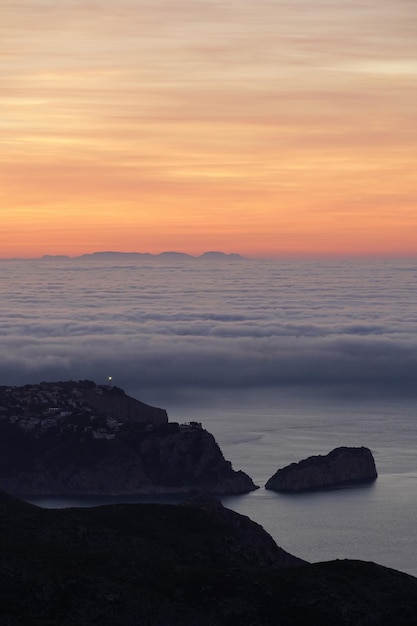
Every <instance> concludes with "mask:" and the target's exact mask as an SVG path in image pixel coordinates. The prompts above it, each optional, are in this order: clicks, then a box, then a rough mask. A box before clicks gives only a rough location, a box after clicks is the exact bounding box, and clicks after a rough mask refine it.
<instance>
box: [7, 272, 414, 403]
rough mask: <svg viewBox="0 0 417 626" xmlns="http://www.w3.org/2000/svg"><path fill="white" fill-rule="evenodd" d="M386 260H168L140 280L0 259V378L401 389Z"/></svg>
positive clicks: (399, 316)
mask: <svg viewBox="0 0 417 626" xmlns="http://www.w3.org/2000/svg"><path fill="white" fill-rule="evenodd" d="M394 265H395V263H394V262H392V265H391V266H390V265H388V264H385V265H384V263H382V262H381V263H380V264H378V263H377V262H376V261H374V262H370V264H369V266H366V265H364V266H361V267H360V274H358V273H357V272H358V269H359V267H358V265H357V264H355V263H354V262H352V264H350V265H349V264H348V263H347V262H346V263H345V264H343V262H340V264H339V266H337V267H332V266H331V264H330V265H327V266H326V265H325V264H323V265H322V264H320V263H317V264H316V265H315V266H314V267H312V266H311V264H308V263H305V264H304V265H303V264H299V263H298V264H297V263H294V264H293V265H291V264H290V263H289V264H286V265H285V266H282V264H280V263H279V262H262V261H260V262H255V261H253V262H250V263H244V264H237V265H235V266H233V267H231V266H230V265H228V264H227V263H225V264H224V265H221V266H218V265H217V266H216V268H214V267H212V266H211V265H210V264H209V263H208V264H200V265H199V266H197V265H193V266H192V267H191V268H190V265H189V264H187V265H186V266H185V265H181V263H180V264H176V265H175V266H172V265H170V264H169V263H166V264H162V265H161V264H154V265H153V266H152V265H150V266H149V265H148V266H147V269H146V271H145V272H144V271H143V264H142V265H141V263H138V264H137V265H136V266H135V268H134V270H133V271H132V268H131V267H130V268H129V269H126V268H124V267H122V266H112V265H111V264H109V263H103V264H94V263H90V264H87V265H85V264H84V265H82V262H81V261H78V260H73V261H68V262H67V263H65V264H64V265H63V264H62V263H61V264H60V263H59V262H49V263H42V262H41V261H38V262H36V261H27V262H25V263H21V262H12V261H9V262H3V264H2V267H3V270H4V272H3V276H5V277H6V278H5V279H4V286H5V297H4V299H3V300H2V306H1V310H0V333H1V335H2V346H3V349H2V352H1V354H0V380H1V381H2V384H16V385H20V384H25V383H27V382H39V381H41V380H60V379H68V378H72V379H83V378H90V379H94V380H96V381H97V382H105V381H106V380H107V376H108V375H112V376H113V377H114V380H115V381H116V384H117V385H119V386H121V387H123V388H125V389H126V390H128V391H131V390H142V391H143V392H145V393H147V392H149V391H150V390H152V393H155V390H158V389H159V390H161V394H162V393H165V391H166V390H168V389H170V390H174V389H187V388H188V389H198V388H199V389H207V390H212V391H213V392H215V391H216V390H218V389H225V388H234V389H236V388H242V389H243V388H245V389H248V388H249V389H250V388H253V389H257V388H260V387H268V386H269V387H277V386H292V387H296V386H305V385H309V386H315V387H320V386H322V387H323V386H324V387H332V386H339V387H343V386H346V387H347V386H351V385H355V386H358V387H362V388H365V387H369V388H371V387H372V388H374V389H376V390H382V389H384V390H385V391H387V390H391V391H392V392H393V393H394V392H400V391H401V390H403V389H405V388H407V389H413V388H415V380H416V379H417V336H416V333H415V328H416V322H417V319H416V318H417V313H416V311H417V307H416V306H415V305H416V302H415V296H414V295H413V294H414V291H409V290H407V289H405V287H406V286H407V284H408V282H409V281H412V279H413V276H414V273H413V271H412V270H413V267H411V265H412V262H408V263H407V262H405V261H404V262H403V265H401V264H400V266H399V267H397V270H395V268H394ZM402 267H403V271H402V273H401V274H399V273H398V272H399V271H400V270H401V268H402ZM83 268H84V269H83ZM219 268H220V269H219ZM277 270H279V271H277ZM410 270H411V271H410ZM381 272H382V274H381ZM381 276H383V279H382V280H380V282H379V283H378V281H377V280H376V279H377V277H380V278H381ZM399 276H400V277H401V280H398V277H399Z"/></svg>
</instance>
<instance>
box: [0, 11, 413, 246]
mask: <svg viewBox="0 0 417 626" xmlns="http://www.w3.org/2000/svg"><path fill="white" fill-rule="evenodd" d="M416 18H417V5H416V3H415V0H395V2H394V0H345V1H344V2H340V1H339V0H317V1H316V2H312V1H311V0H291V1H290V0H258V2H256V3H255V2H249V0H240V1H239V2H237V1H233V0H228V1H226V0H221V1H220V0H152V2H151V1H150V0H149V1H145V0H20V1H19V2H9V1H8V0H0V71H1V90H0V110H1V116H0V148H1V149H0V206H1V215H2V228H1V235H0V257H4V258H8V257H38V256H42V255H44V254H66V255H69V256H76V255H79V254H82V253H86V252H93V251H96V250H120V251H140V252H151V253H158V252H161V251H164V250H179V251H183V252H187V253H189V254H195V255H197V254H201V253H202V252H204V251H206V250H222V251H224V252H236V253H240V254H244V255H247V256H255V257H256V256H266V257H268V256H270V257H274V256H280V255H289V256H297V255H313V256H316V255H388V256H389V255H391V256H396V255H416V254H417V236H416V234H417V210H416V196H417V179H416V175H415V172H416V156H417V154H416V153H417V148H416V146H417V141H416V140H417V123H416V110H417V49H416V41H417V19H416Z"/></svg>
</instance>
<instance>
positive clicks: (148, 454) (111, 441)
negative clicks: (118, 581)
mask: <svg viewBox="0 0 417 626" xmlns="http://www.w3.org/2000/svg"><path fill="white" fill-rule="evenodd" d="M0 489H3V490H5V491H8V492H10V493H12V494H13V495H16V496H54V495H55V496H79V495H85V496H95V495H114V496H124V495H139V494H193V493H208V494H240V493H247V492H249V491H253V490H254V489H256V487H255V485H254V484H253V482H252V480H251V478H250V477H249V476H247V474H245V473H244V472H242V471H234V470H233V468H232V466H231V463H230V462H228V461H226V460H225V458H224V456H223V454H222V452H221V450H220V448H219V446H218V445H217V443H216V441H215V439H214V437H213V435H211V434H210V433H209V432H207V431H206V430H204V429H203V428H202V426H201V424H200V423H198V422H191V423H189V424H178V423H176V422H168V417H167V414H166V411H164V410H163V409H159V408H155V407H151V406H148V405H146V404H143V403H141V402H139V401H138V400H135V399H134V398H130V397H129V396H127V395H126V394H125V393H124V391H122V390H120V389H118V388H114V387H107V386H99V385H95V384H94V383H92V382H90V381H79V382H78V383H75V382H72V381H70V382H68V383H65V382H64V383H41V384H40V385H25V386H24V387H0Z"/></svg>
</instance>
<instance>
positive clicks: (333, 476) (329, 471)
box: [265, 447, 378, 493]
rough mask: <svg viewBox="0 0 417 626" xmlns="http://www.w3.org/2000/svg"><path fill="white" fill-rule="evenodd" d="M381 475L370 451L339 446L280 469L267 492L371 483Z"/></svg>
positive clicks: (267, 486)
mask: <svg viewBox="0 0 417 626" xmlns="http://www.w3.org/2000/svg"><path fill="white" fill-rule="evenodd" d="M377 476H378V474H377V471H376V467H375V461H374V458H373V456H372V452H371V451H370V450H369V448H365V447H360V448H352V447H340V448H335V449H334V450H332V451H331V452H329V454H327V455H325V456H322V455H318V456H311V457H309V458H308V459H304V460H303V461H300V462H299V463H291V465H287V466H286V467H283V468H282V469H279V470H278V471H277V472H276V473H275V474H274V475H273V476H272V477H271V478H270V479H269V480H268V481H267V483H266V485H265V489H270V490H272V491H279V492H284V493H296V492H299V491H311V490H315V489H331V488H335V487H342V486H347V485H352V484H357V483H370V482H373V481H374V480H376V478H377Z"/></svg>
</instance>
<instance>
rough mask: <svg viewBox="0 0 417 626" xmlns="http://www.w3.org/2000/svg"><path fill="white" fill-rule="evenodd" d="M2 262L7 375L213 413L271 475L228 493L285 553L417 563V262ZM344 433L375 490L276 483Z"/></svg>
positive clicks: (255, 466)
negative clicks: (90, 386) (364, 460)
mask: <svg viewBox="0 0 417 626" xmlns="http://www.w3.org/2000/svg"><path fill="white" fill-rule="evenodd" d="M1 265H2V270H3V271H2V275H1V288H2V299H1V303H0V332H1V333H2V340H3V351H2V354H1V356H0V374H1V376H2V381H1V384H24V383H26V382H40V381H41V380H62V379H67V378H72V379H81V378H91V379H94V380H96V382H105V380H106V378H107V376H108V375H112V376H113V378H114V380H115V382H116V384H118V385H119V386H120V387H123V388H124V389H126V391H127V392H129V393H131V394H132V395H134V396H136V397H137V398H139V399H141V400H143V401H145V402H149V403H151V404H155V405H157V406H163V407H164V408H166V409H167V410H168V414H169V417H170V419H171V420H173V421H188V420H190V419H197V420H198V421H201V422H203V425H204V427H205V428H207V430H209V431H211V432H212V433H213V434H214V435H215V437H216V439H217V441H218V443H219V445H220V446H221V448H222V450H223V452H224V455H225V457H226V458H227V459H229V460H230V461H232V463H233V466H234V468H235V469H243V470H244V471H245V472H247V473H248V474H249V475H250V476H251V477H252V478H253V479H254V481H255V483H256V484H258V485H259V486H260V489H258V490H257V491H256V492H254V493H252V494H248V495H246V496H239V497H227V498H224V503H225V504H226V505H227V506H229V507H230V508H233V509H235V510H236V511H238V512H240V513H243V514H245V515H248V516H250V517H251V518H252V519H253V520H254V521H257V522H258V523H260V524H261V525H262V526H263V527H264V528H265V529H266V530H267V531H268V532H269V533H270V534H271V535H272V536H273V537H274V539H275V540H276V541H277V543H278V544H279V545H281V546H282V547H283V548H284V549H286V550H288V551H289V552H292V553H293V554H296V555H297V556H300V557H302V558H305V559H307V560H310V561H318V560H328V559H334V558H340V559H342V558H360V559H364V560H371V561H376V562H378V563H381V564H383V565H386V566H389V567H393V568H396V569H399V570H402V571H405V572H408V573H411V574H413V575H417V564H416V558H415V555H416V554H417V524H416V522H417V428H416V417H417V416H416V406H417V405H416V401H417V389H416V380H417V351H416V348H417V295H416V294H417V289H416V286H417V285H416V282H417V263H416V261H415V260H381V261H349V260H339V261H331V262H330V261H326V262H324V261H314V262H308V261H297V262H295V261H294V262H290V261H286V262H283V261H241V262H238V261H236V262H231V261H229V262H226V261H223V262H214V261H210V262H209V261H202V260H199V261H197V260H196V261H190V260H177V261H175V262H171V261H167V260H165V261H161V260H159V261H146V262H145V261H143V260H142V261H140V262H139V261H137V260H132V259H129V260H128V259H116V260H114V259H113V260H97V259H96V260H62V261H58V260H49V261H46V260H45V261H30V262H29V261H26V262H21V261H14V262H11V261H8V262H6V261H4V262H2V264H1ZM340 445H355V446H357V445H358V446H362V445H364V446H368V447H369V448H371V450H372V452H373V454H374V457H375V461H376V464H377V469H378V473H379V477H378V480H377V481H376V483H375V484H373V485H371V486H365V487H355V488H350V489H340V490H333V491H326V492H320V493H311V494H303V495H297V496H288V495H279V494H274V493H273V492H270V491H266V490H265V489H264V488H263V485H264V484H265V482H266V480H267V479H268V478H269V477H270V476H271V475H272V474H273V473H274V472H275V471H276V469H278V468H279V467H282V466H284V465H286V464H288V463H291V462H293V461H298V460H300V459H302V458H306V457H307V456H311V455H313V454H325V453H327V452H329V451H330V450H331V449H333V448H334V447H336V446H340ZM106 501H109V500H106ZM41 504H42V505H44V506H68V505H74V504H76V505H83V506H84V505H90V504H92V502H91V501H82V500H77V501H74V500H71V501H68V500H56V499H55V500H53V501H52V500H48V499H44V500H42V501H41Z"/></svg>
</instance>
